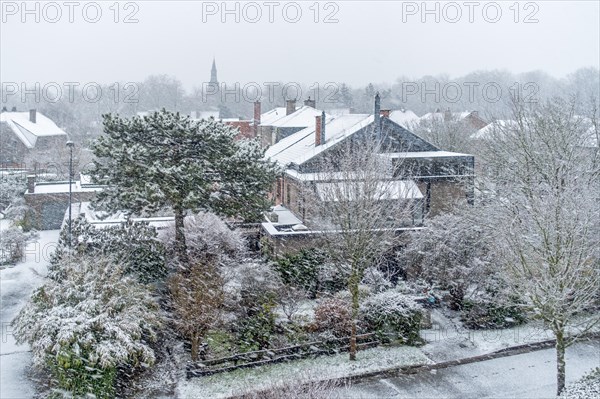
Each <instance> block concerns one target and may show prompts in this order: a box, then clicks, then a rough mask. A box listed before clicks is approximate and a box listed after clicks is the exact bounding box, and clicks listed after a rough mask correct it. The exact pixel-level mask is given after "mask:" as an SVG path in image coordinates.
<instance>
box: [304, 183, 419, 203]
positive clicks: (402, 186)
mask: <svg viewBox="0 0 600 399" xmlns="http://www.w3.org/2000/svg"><path fill="white" fill-rule="evenodd" d="M364 184H365V183H364V182H363V181H338V182H327V183H316V185H315V188H316V191H317V195H318V196H319V198H320V199H321V200H322V201H339V198H338V196H339V195H342V196H345V197H346V198H344V199H345V200H349V201H352V200H353V199H354V198H353V197H355V195H356V194H359V195H360V194H361V193H364V190H365V189H364V188H363V186H364ZM367 190H369V191H370V189H369V188H368V189H367ZM374 197H375V198H374V199H376V200H398V199H419V198H423V194H422V193H421V190H419V187H417V184H416V183H415V182H414V181H412V180H395V181H380V182H378V186H377V191H376V192H375V193H374Z"/></svg>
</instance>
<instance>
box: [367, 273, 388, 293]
mask: <svg viewBox="0 0 600 399" xmlns="http://www.w3.org/2000/svg"><path fill="white" fill-rule="evenodd" d="M362 284H364V285H366V286H368V287H369V288H370V289H371V291H372V292H375V293H378V292H383V291H385V290H388V289H390V288H391V287H392V282H391V281H390V280H388V279H387V278H386V277H385V274H384V273H383V272H382V271H381V270H379V269H378V268H376V267H370V268H368V269H367V270H365V276H364V277H363V279H362Z"/></svg>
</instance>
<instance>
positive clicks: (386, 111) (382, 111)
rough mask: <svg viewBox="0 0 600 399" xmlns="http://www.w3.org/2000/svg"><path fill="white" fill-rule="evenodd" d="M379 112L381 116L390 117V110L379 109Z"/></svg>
mask: <svg viewBox="0 0 600 399" xmlns="http://www.w3.org/2000/svg"><path fill="white" fill-rule="evenodd" d="M379 114H380V115H381V117H382V118H389V117H390V110H389V109H382V110H380V111H379Z"/></svg>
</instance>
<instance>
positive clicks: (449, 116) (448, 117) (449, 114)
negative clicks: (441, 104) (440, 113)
mask: <svg viewBox="0 0 600 399" xmlns="http://www.w3.org/2000/svg"><path fill="white" fill-rule="evenodd" d="M451 120H452V112H450V108H446V110H445V111H444V122H450V121H451Z"/></svg>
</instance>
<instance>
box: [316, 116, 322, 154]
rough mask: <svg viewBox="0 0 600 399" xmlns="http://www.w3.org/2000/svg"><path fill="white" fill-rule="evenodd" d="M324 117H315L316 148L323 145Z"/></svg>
mask: <svg viewBox="0 0 600 399" xmlns="http://www.w3.org/2000/svg"><path fill="white" fill-rule="evenodd" d="M322 117H323V116H322V115H317V116H315V147H317V146H319V145H321V129H322V128H323V120H322Z"/></svg>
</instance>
